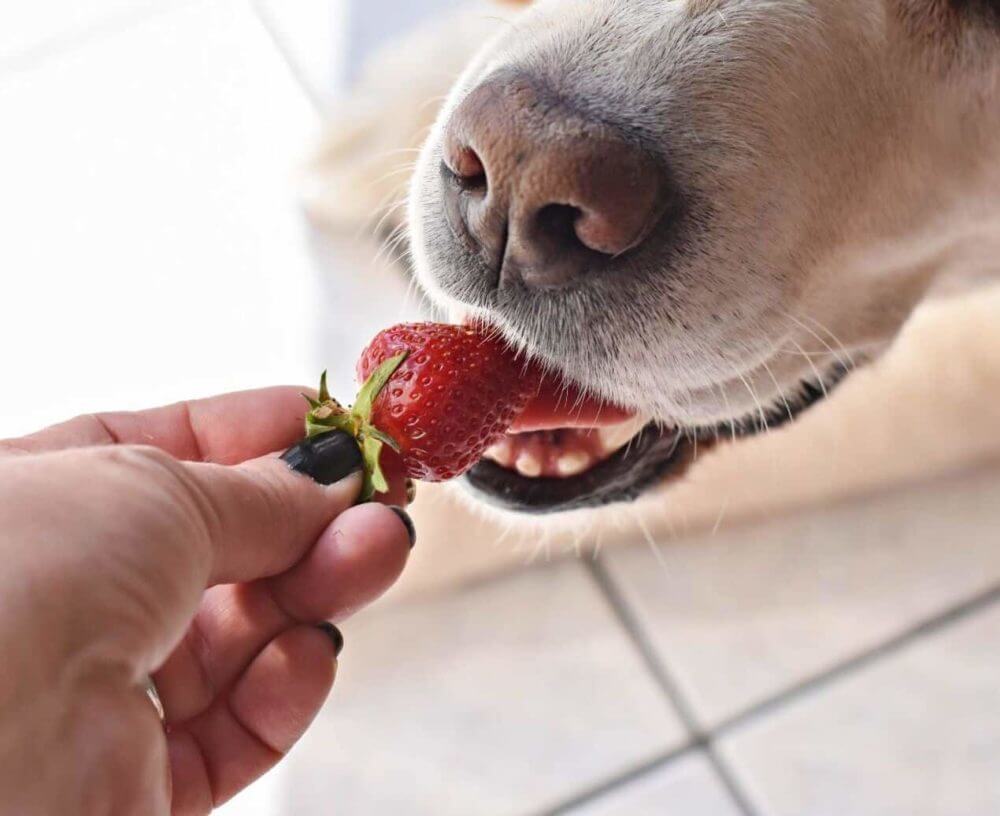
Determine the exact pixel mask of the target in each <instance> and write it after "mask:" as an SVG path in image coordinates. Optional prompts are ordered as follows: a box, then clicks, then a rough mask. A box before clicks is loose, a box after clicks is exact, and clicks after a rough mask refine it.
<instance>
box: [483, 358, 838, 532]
mask: <svg viewBox="0 0 1000 816" xmlns="http://www.w3.org/2000/svg"><path fill="white" fill-rule="evenodd" d="M847 373H848V369H847V368H846V367H844V366H840V365H838V366H835V367H833V368H832V369H831V370H830V371H829V372H828V373H827V375H826V377H824V383H823V385H820V384H819V383H811V382H805V383H802V385H801V388H800V391H799V395H798V397H797V398H796V399H795V401H794V402H793V403H789V404H788V405H786V404H785V403H784V402H782V405H781V408H780V409H773V410H772V411H770V412H767V413H766V414H765V415H764V416H763V417H761V416H760V415H753V416H748V417H745V418H743V419H741V420H737V421H734V422H733V423H724V424H722V425H720V426H719V427H717V428H708V429H702V430H700V431H698V432H693V433H692V432H685V431H684V430H681V429H678V428H665V427H662V426H660V425H658V424H657V423H655V422H652V423H650V424H649V425H646V426H645V427H644V428H643V429H642V430H641V431H640V432H639V433H638V435H636V437H635V438H634V439H633V440H632V441H631V442H630V443H629V444H628V445H627V446H626V447H624V448H622V449H621V450H619V451H618V452H616V453H615V454H613V455H612V456H611V457H609V458H608V459H606V460H604V461H603V462H601V463H600V464H599V465H597V466H595V467H593V468H591V469H590V470H588V471H587V472H586V473H582V474H580V475H579V476H574V477H572V478H569V479H531V478H528V477H526V476H521V475H520V474H518V473H516V472H515V471H513V470H508V469H507V468H505V467H501V466H500V465H498V464H497V463H496V462H492V461H490V460H489V459H482V460H480V461H479V462H478V463H477V464H476V465H475V467H473V468H472V470H470V471H469V472H468V473H467V474H466V475H465V476H464V477H463V479H464V483H465V484H466V486H467V487H469V488H470V489H471V490H472V491H473V492H474V493H475V494H476V495H478V496H479V497H480V498H481V499H483V500H484V501H486V502H488V503H489V504H493V505H496V506H498V507H501V508H504V509H506V510H514V511H516V512H519V513H528V514H533V515H547V514H552V513H563V512H567V511H569V510H582V509H585V508H595V507H603V506H605V505H608V504H616V503H618V502H630V501H634V500H635V499H637V498H638V497H639V496H641V495H642V494H643V493H644V492H645V491H647V490H649V489H650V488H651V487H654V486H655V485H657V484H659V483H661V482H662V481H664V480H665V479H667V478H670V477H679V476H681V475H683V473H684V472H685V471H686V470H687V468H688V466H689V465H691V463H692V462H693V461H694V460H695V458H696V456H697V455H698V454H699V453H701V452H702V451H704V450H707V449H710V448H711V447H713V446H714V444H715V443H716V442H717V441H719V440H720V439H721V440H725V439H727V438H729V437H730V436H736V437H739V438H743V437H748V436H754V435H756V434H758V433H760V432H761V431H764V430H773V429H775V428H777V427H778V426H780V425H782V424H784V423H788V422H791V421H792V420H794V419H795V418H797V417H798V416H799V415H800V414H801V413H803V412H804V411H806V410H807V409H809V408H811V407H812V406H813V405H815V404H816V403H817V402H820V401H821V400H822V399H823V398H824V397H826V396H827V395H828V394H829V393H830V392H831V391H832V390H833V389H834V388H835V387H836V386H837V385H839V383H840V382H841V381H842V380H843V379H844V377H845V376H846V375H847Z"/></svg>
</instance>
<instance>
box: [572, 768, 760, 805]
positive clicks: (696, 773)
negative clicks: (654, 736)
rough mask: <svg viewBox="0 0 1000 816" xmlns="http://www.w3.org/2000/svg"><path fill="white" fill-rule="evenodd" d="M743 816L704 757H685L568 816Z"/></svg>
mask: <svg viewBox="0 0 1000 816" xmlns="http://www.w3.org/2000/svg"><path fill="white" fill-rule="evenodd" d="M668 813H669V814H677V816H740V812H739V810H737V808H736V806H735V805H734V804H733V801H732V799H731V798H730V796H729V794H728V793H727V792H726V790H725V788H724V787H723V786H722V783H721V782H720V781H719V779H718V777H717V776H716V775H715V773H714V772H713V770H712V767H711V765H709V763H708V760H706V759H705V757H704V756H702V755H701V754H695V755H690V756H684V757H682V758H680V759H678V760H676V761H674V762H671V763H670V764H669V765H668V766H666V767H665V768H663V769H662V770H659V771H656V772H654V773H650V774H648V775H646V776H643V777H641V778H640V779H637V780H635V781H634V782H631V783H629V784H628V785H626V786H625V787H623V788H621V789H620V790H615V791H612V792H611V793H608V794H606V795H604V796H602V797H600V798H599V799H595V800H594V801H593V802H590V803H588V804H586V805H581V806H580V807H578V808H575V809H573V810H571V811H569V812H568V813H567V814H566V816H664V814H668Z"/></svg>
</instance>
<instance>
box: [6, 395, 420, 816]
mask: <svg viewBox="0 0 1000 816" xmlns="http://www.w3.org/2000/svg"><path fill="white" fill-rule="evenodd" d="M301 416H302V403H301V397H300V396H299V395H298V392H297V391H296V390H295V389H288V388H276V389H268V390H263V391H256V392H249V393H245V394H237V395H230V396H226V397H218V398H215V399H210V400H202V401H196V402H191V403H184V404H179V405H175V406H169V407H167V408H160V409H155V410H152V411H146V412H142V413H136V414H104V415H100V416H89V417H82V418H78V419H76V420H73V421H71V422H68V423H65V424H63V425H59V426H55V427H53V428H50V429H48V430H46V431H42V432H41V433H39V434H35V435H33V436H29V437H25V438H23V439H20V440H11V441H8V442H0V559H2V561H0V564H2V566H0V654H2V655H3V657H2V663H0V803H2V805H3V807H2V808H0V810H3V811H4V812H5V813H6V812H10V813H18V814H25V815H28V814H52V813H60V814H71V813H116V814H117V813H130V814H131V813H143V814H167V813H173V814H183V815H184V816H187V815H188V814H204V813H207V812H209V811H210V810H211V809H212V808H213V807H214V806H215V805H217V804H219V803H221V802H223V801H225V800H226V799H228V798H229V797H231V796H232V795H234V794H235V793H236V792H238V791H239V790H241V789H242V788H243V787H245V786H246V785H247V784H249V783H250V782H251V781H253V780H254V779H255V778H256V777H258V776H259V775H260V774H262V773H263V772H264V771H266V770H267V769H268V768H270V767H271V766H272V765H274V764H275V763H276V762H277V761H278V760H279V759H280V758H281V756H282V755H283V754H284V753H285V752H286V751H287V750H288V749H289V748H290V747H291V746H292V744H293V743H294V742H295V741H296V740H297V739H298V738H299V737H300V736H301V735H302V733H303V731H304V730H305V728H306V727H307V725H308V724H309V722H310V721H311V720H312V718H313V716H314V715H315V714H316V712H317V711H318V709H319V707H320V705H321V704H322V702H323V700H324V699H325V697H326V695H327V693H328V692H329V690H330V688H331V685H332V683H333V678H334V673H335V668H336V656H337V653H338V652H339V646H340V640H339V638H340V635H339V632H338V631H337V630H336V628H335V627H333V626H331V625H326V626H324V627H321V626H317V625H316V624H317V623H318V622H321V621H330V620H338V619H340V618H342V617H344V616H346V615H348V614H350V613H351V612H353V611H355V610H356V609H358V608H359V607H361V606H363V605H365V604H366V603H368V602H370V601H371V600H373V599H374V598H376V597H377V596H378V595H380V594H381V593H382V592H383V591H384V590H385V589H387V588H388V587H389V586H390V585H391V584H392V583H393V582H394V581H395V579H396V578H397V577H398V575H399V574H400V572H401V571H402V569H403V566H404V564H405V563H406V559H407V556H408V554H409V551H410V547H411V536H412V527H410V526H409V524H410V522H409V521H408V517H407V516H406V515H405V513H403V512H399V511H394V510H392V509H390V508H388V507H386V506H384V505H380V504H366V505H360V506H357V507H354V506H352V505H353V503H354V501H355V500H356V499H357V497H358V495H359V492H360V489H361V484H362V480H361V475H360V472H359V470H358V469H359V468H360V464H361V461H360V456H358V455H357V446H356V445H355V444H354V443H353V441H351V440H349V439H348V438H347V437H344V439H345V440H346V441H347V442H349V443H350V444H349V445H348V444H346V443H345V444H339V443H338V442H337V440H336V439H335V438H331V439H329V440H327V443H326V448H327V450H326V454H325V455H321V456H320V457H319V458H318V459H313V460H312V464H313V466H314V467H313V471H314V472H315V471H316V470H318V469H319V470H325V471H326V473H325V475H326V476H327V477H330V479H337V478H339V481H336V482H335V483H334V484H333V485H332V486H329V487H324V486H321V485H320V484H318V483H316V482H315V481H313V480H312V479H310V478H307V477H305V476H303V475H299V474H297V473H295V472H293V471H292V470H290V469H289V466H288V465H287V464H286V463H285V462H282V461H281V460H279V459H278V458H277V457H275V456H273V455H268V454H270V453H271V452H273V451H275V450H280V449H282V448H284V447H286V446H288V445H290V444H292V443H293V442H294V441H295V440H297V439H298V438H299V437H300V436H301V432H302V429H301ZM331 449H332V451H333V452H332V453H331ZM352 449H353V451H354V453H351V450H352ZM293 458H296V459H297V461H299V462H300V463H301V462H302V461H303V457H302V456H297V457H293ZM209 462H210V463H209ZM341 477H342V478H341ZM397 487H398V486H397ZM398 493H399V491H398V490H397V495H398ZM150 675H152V677H153V679H154V681H155V684H156V687H157V690H158V692H159V697H160V699H161V700H162V703H163V707H164V710H165V725H164V723H161V722H160V719H159V717H158V716H157V713H156V711H155V710H154V708H153V706H152V705H151V704H150V701H149V700H148V699H147V698H146V693H145V690H144V686H145V681H146V678H147V676H150Z"/></svg>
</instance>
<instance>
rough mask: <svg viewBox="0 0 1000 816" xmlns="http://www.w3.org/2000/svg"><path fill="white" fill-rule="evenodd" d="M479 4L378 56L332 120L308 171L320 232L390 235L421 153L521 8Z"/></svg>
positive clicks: (307, 191)
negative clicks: (453, 97)
mask: <svg viewBox="0 0 1000 816" xmlns="http://www.w3.org/2000/svg"><path fill="white" fill-rule="evenodd" d="M523 5H524V3H523V2H513V0H506V1H505V2H501V1H500V0H477V2H470V3H469V5H468V7H466V8H463V9H462V10H461V11H459V12H458V13H453V14H450V15H448V16H446V17H443V18H441V19H440V20H437V21H434V22H433V23H430V24H428V25H425V26H422V27H421V28H419V29H418V30H416V31H414V32H413V33H411V34H410V35H409V36H407V37H404V38H402V39H399V40H396V41H394V42H392V43H390V44H389V45H388V46H386V47H384V48H383V49H381V50H380V51H379V52H377V53H376V54H375V55H374V56H373V57H372V58H371V59H370V60H369V61H368V64H367V65H366V66H365V68H364V71H363V73H362V76H361V79H360V80H359V82H358V84H357V85H356V87H355V88H354V89H353V91H352V92H351V93H350V94H349V95H348V96H347V97H346V98H344V99H342V100H341V101H340V102H339V103H338V105H337V107H336V109H335V110H334V111H333V112H332V114H331V116H330V121H329V123H328V125H327V127H326V133H325V135H324V137H323V139H322V141H321V144H320V145H319V147H318V148H317V150H316V151H315V154H314V155H313V156H312V158H311V159H310V160H309V162H308V163H307V165H306V168H305V174H304V183H303V189H302V196H303V203H304V205H305V207H306V211H307V212H308V213H309V215H310V217H312V218H313V220H314V221H316V222H317V223H319V224H320V225H321V226H324V227H328V228H333V229H343V228H349V229H357V228H358V227H361V226H365V225H369V226H371V227H374V226H376V225H378V226H379V231H380V232H389V231H391V230H393V229H394V228H396V227H397V226H398V225H399V224H401V223H402V221H403V219H404V212H403V209H404V208H403V205H402V202H403V201H404V199H405V196H406V190H407V187H408V184H409V180H410V172H411V168H412V166H413V164H414V162H415V161H416V157H417V150H418V148H419V147H420V145H421V144H422V143H423V140H424V138H425V137H426V136H427V133H428V131H429V129H430V127H431V125H432V124H433V122H434V119H435V117H436V116H437V112H438V110H439V108H440V106H441V103H442V102H443V100H444V97H445V96H446V95H447V93H448V90H449V89H450V88H451V85H452V83H453V82H454V81H455V79H456V78H457V77H458V75H459V74H460V73H461V71H462V69H463V68H464V67H465V65H466V64H467V63H468V62H469V60H470V59H471V58H472V56H473V55H474V54H475V53H476V52H477V51H478V50H479V48H480V47H481V46H482V45H483V44H484V43H485V42H486V41H487V40H488V39H489V38H490V37H491V36H492V35H493V34H494V33H495V32H496V31H497V30H498V27H499V26H501V25H504V22H503V21H504V20H508V19H510V18H511V17H513V16H514V15H515V14H516V13H517V12H518V11H519V10H520V7H521V6H523Z"/></svg>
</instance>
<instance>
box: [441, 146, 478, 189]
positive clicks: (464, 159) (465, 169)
mask: <svg viewBox="0 0 1000 816" xmlns="http://www.w3.org/2000/svg"><path fill="white" fill-rule="evenodd" d="M445 167H447V169H448V172H449V173H450V174H451V175H452V176H453V177H454V179H455V181H456V182H458V185H459V186H460V187H461V188H462V189H464V190H483V191H485V190H486V167H485V165H484V164H483V160H482V159H480V158H479V154H478V153H476V151H475V150H473V149H472V148H471V147H463V148H460V149H458V150H456V151H454V154H453V155H452V156H450V157H449V159H447V160H446V161H445Z"/></svg>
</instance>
